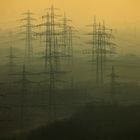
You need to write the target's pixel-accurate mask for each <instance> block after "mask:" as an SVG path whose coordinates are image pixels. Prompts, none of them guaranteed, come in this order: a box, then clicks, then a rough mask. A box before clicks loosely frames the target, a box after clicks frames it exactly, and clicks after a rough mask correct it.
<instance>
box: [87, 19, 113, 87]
mask: <svg viewBox="0 0 140 140" xmlns="http://www.w3.org/2000/svg"><path fill="white" fill-rule="evenodd" d="M90 26H92V28H93V31H92V32H91V33H88V35H91V36H92V41H90V42H88V44H91V45H92V63H93V62H95V64H96V84H97V85H98V86H100V85H103V83H104V73H105V65H106V61H107V55H108V54H109V53H110V52H111V49H110V46H115V44H114V43H112V39H113V35H112V29H108V28H107V27H106V26H105V23H104V22H103V24H101V23H100V22H99V23H97V21H96V18H94V23H93V25H90Z"/></svg>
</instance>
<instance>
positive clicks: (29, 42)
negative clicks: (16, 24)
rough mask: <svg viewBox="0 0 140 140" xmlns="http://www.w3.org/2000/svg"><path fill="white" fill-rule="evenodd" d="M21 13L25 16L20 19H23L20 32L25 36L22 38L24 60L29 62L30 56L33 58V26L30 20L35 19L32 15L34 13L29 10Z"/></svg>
mask: <svg viewBox="0 0 140 140" xmlns="http://www.w3.org/2000/svg"><path fill="white" fill-rule="evenodd" d="M23 15H24V16H25V17H24V18H22V19H21V21H23V22H24V23H25V24H24V25H21V27H22V28H24V29H23V32H21V33H22V34H24V35H25V38H23V40H25V56H24V57H25V61H26V62H29V63H30V62H31V60H32V58H33V40H34V34H35V33H34V31H33V27H34V25H33V24H32V22H33V21H34V20H35V19H34V18H33V17H32V16H33V15H34V13H32V12H30V11H29V10H28V11H27V12H26V13H23Z"/></svg>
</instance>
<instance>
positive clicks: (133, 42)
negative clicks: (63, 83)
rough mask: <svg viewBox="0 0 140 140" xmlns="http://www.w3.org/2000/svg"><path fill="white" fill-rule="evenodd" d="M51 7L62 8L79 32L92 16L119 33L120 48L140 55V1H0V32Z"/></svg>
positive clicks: (90, 20)
mask: <svg viewBox="0 0 140 140" xmlns="http://www.w3.org/2000/svg"><path fill="white" fill-rule="evenodd" d="M52 4H53V5H54V6H55V7H58V8H61V11H60V12H61V13H63V12H64V11H65V12H66V13H67V15H68V16H69V17H70V18H71V19H72V20H73V24H74V25H75V26H77V27H79V28H80V29H83V28H84V27H85V25H87V24H89V23H91V22H92V21H93V16H94V15H96V16H97V19H99V20H101V21H102V20H105V21H106V23H107V25H109V27H111V28H114V29H116V30H117V32H119V36H117V39H119V41H120V42H121V44H119V45H120V46H121V47H122V48H123V47H126V48H127V51H129V52H130V53H131V52H132V53H135V52H136V53H140V47H139V46H140V40H139V37H140V27H139V25H140V0H0V28H1V29H2V28H4V29H5V28H11V27H16V26H17V25H16V24H15V23H18V22H16V20H18V19H19V18H21V17H22V16H21V13H23V12H25V11H27V10H28V9H29V10H31V11H32V12H34V13H36V17H37V18H38V17H41V15H42V14H43V13H44V10H45V9H46V8H48V7H50V6H51V5H52ZM18 24H19V23H18ZM136 32H137V33H136ZM123 33H124V34H123Z"/></svg>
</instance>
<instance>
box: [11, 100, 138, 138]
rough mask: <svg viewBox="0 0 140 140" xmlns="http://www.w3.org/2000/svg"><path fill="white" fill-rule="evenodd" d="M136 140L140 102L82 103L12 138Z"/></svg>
mask: <svg viewBox="0 0 140 140" xmlns="http://www.w3.org/2000/svg"><path fill="white" fill-rule="evenodd" d="M66 139H67V140H71V139H72V140H90V139H93V140H137V139H140V106H139V105H133V106H119V105H110V104H105V103H103V104H100V105H95V104H94V103H91V104H88V105H86V107H84V108H83V109H81V110H80V111H78V112H77V113H75V115H73V116H72V117H71V118H70V119H65V120H63V121H57V122H55V123H54V124H52V125H49V126H42V127H39V128H38V129H35V130H32V131H31V132H30V133H28V134H24V138H23V139H21V136H19V137H16V138H13V139H12V140H66Z"/></svg>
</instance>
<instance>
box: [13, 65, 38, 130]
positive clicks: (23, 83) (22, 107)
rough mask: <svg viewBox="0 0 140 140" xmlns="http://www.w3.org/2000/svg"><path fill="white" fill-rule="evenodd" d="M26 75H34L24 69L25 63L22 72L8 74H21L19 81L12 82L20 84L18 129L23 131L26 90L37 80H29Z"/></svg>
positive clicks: (26, 106)
mask: <svg viewBox="0 0 140 140" xmlns="http://www.w3.org/2000/svg"><path fill="white" fill-rule="evenodd" d="M27 75H30V76H33V75H36V74H34V73H29V72H27V71H26V67H25V65H23V69H22V72H21V73H15V74H10V76H21V80H19V81H14V82H13V83H14V84H20V85H21V91H20V99H19V101H20V105H19V107H20V114H19V115H20V129H21V132H23V130H24V129H25V118H24V116H25V114H26V112H25V111H26V108H28V105H27V102H26V100H27V92H28V89H29V87H28V86H29V84H36V83H38V82H33V81H30V80H28V78H27Z"/></svg>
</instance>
